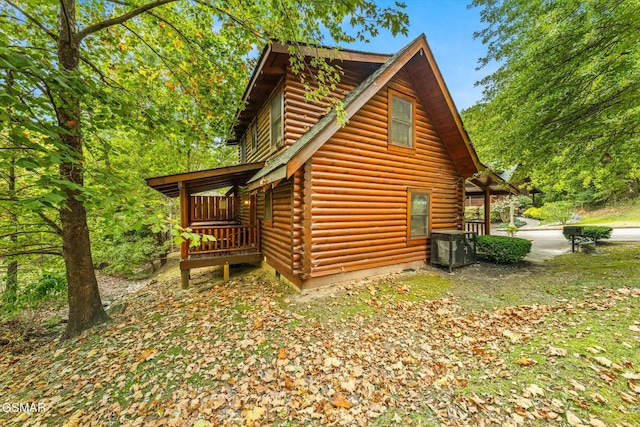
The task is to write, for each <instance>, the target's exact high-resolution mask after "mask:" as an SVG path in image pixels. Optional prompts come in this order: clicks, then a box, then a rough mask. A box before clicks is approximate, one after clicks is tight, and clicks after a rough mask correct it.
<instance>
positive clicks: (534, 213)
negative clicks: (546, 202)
mask: <svg viewBox="0 0 640 427" xmlns="http://www.w3.org/2000/svg"><path fill="white" fill-rule="evenodd" d="M543 214H544V212H543V211H542V208H529V209H527V210H526V211H524V212H523V213H522V216H525V217H527V218H533V219H537V220H539V221H542V220H543V219H545V218H544V216H543Z"/></svg>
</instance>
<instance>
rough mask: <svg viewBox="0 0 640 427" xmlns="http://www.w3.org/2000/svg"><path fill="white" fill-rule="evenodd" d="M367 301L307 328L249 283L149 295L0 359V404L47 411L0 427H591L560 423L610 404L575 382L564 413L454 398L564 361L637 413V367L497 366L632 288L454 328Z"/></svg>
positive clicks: (530, 388) (410, 307)
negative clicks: (553, 321)
mask: <svg viewBox="0 0 640 427" xmlns="http://www.w3.org/2000/svg"><path fill="white" fill-rule="evenodd" d="M372 286H373V285H369V286H368V287H367V288H366V290H367V291H368V292H367V294H368V295H367V299H366V303H367V306H368V307H369V308H372V309H373V312H372V313H369V312H368V313H369V314H367V315H364V314H360V313H358V312H355V313H352V314H351V315H349V316H335V317H332V316H327V317H325V318H318V316H316V315H315V314H314V313H315V312H312V311H306V307H307V306H308V305H309V304H307V303H306V302H305V303H303V304H297V303H296V296H290V295H288V296H287V298H286V299H283V298H282V297H283V295H284V294H285V291H284V290H283V289H284V288H283V287H282V285H279V284H276V283H274V282H271V281H269V280H266V279H262V278H259V279H257V280H256V279H255V278H253V280H252V279H251V278H247V279H238V280H235V281H233V282H231V283H229V284H218V285H215V286H212V287H211V288H210V289H209V290H207V291H205V292H202V293H200V292H194V291H181V290H179V289H177V284H176V283H175V282H174V281H167V282H162V281H160V282H158V283H157V284H155V285H154V286H153V287H152V288H148V289H146V290H145V293H143V294H142V295H140V296H139V297H138V298H137V299H133V300H132V308H131V309H130V310H129V311H128V312H127V313H126V314H124V315H121V316H118V317H116V318H115V320H114V322H113V323H111V324H108V325H105V326H101V327H99V328H96V329H94V330H93V331H91V333H90V334H86V335H83V336H82V337H80V338H79V339H76V340H72V341H67V342H58V341H52V342H50V343H49V344H47V345H45V346H42V347H41V348H39V349H36V350H34V351H32V352H31V353H28V354H23V355H19V356H9V355H3V357H2V358H0V372H1V373H0V387H1V388H0V390H1V391H2V395H3V399H4V400H5V401H15V402H26V401H29V402H43V403H44V404H45V405H46V408H47V409H46V411H44V412H37V413H35V412H34V413H29V414H27V415H26V416H25V415H24V414H20V416H18V415H16V414H10V413H0V425H21V426H22V425H34V426H36V425H69V426H73V425H107V424H109V425H110V424H126V425H131V426H138V425H140V426H142V425H144V426H198V427H201V426H207V425H247V426H253V425H271V424H274V423H283V424H286V423H291V424H295V425H298V424H306V423H310V424H313V423H319V424H338V425H368V424H370V423H372V422H374V421H375V420H376V419H378V418H381V417H386V418H385V419H387V420H388V422H389V423H392V424H408V423H411V417H409V416H407V415H406V414H407V413H411V412H414V413H418V414H420V413H425V412H430V413H433V416H434V417H435V418H436V419H437V420H438V421H439V422H440V423H441V424H443V425H452V426H455V425H460V426H462V425H491V424H497V425H519V424H526V423H529V422H533V421H535V420H539V421H543V422H544V421H550V420H556V422H557V420H559V419H564V420H566V422H567V423H568V424H569V425H572V426H578V425H589V424H590V425H592V426H601V425H605V424H604V423H603V422H602V421H600V420H599V419H598V418H596V417H593V416H592V417H590V418H584V417H580V416H579V415H578V410H577V409H574V408H578V409H586V408H588V407H590V405H607V404H608V402H609V399H608V398H607V397H605V396H603V395H602V394H600V392H599V391H595V390H594V389H593V387H592V385H591V384H586V385H584V384H582V383H581V382H579V381H577V380H571V381H570V382H569V383H568V386H567V388H566V389H563V390H564V391H563V395H566V396H567V400H563V401H561V400H559V399H558V398H557V397H554V396H557V394H554V393H555V391H556V390H557V389H558V387H559V385H558V384H559V381H555V383H554V382H553V381H550V380H548V381H544V379H543V380H541V381H540V382H539V383H537V384H536V383H526V384H525V385H523V386H522V387H521V388H518V387H515V388H513V389H512V390H503V391H500V392H499V393H490V392H478V393H475V392H473V393H467V392H465V389H466V388H467V387H468V386H469V381H470V379H471V378H472V377H473V378H478V377H479V378H482V380H483V381H492V380H502V379H504V378H509V377H510V376H511V375H514V372H516V371H517V370H526V369H535V368H536V365H539V364H541V363H547V364H549V363H557V362H556V361H557V360H558V359H568V358H571V357H580V358H581V360H586V361H589V360H592V361H593V362H594V363H593V364H591V365H590V366H591V367H592V368H591V369H592V370H593V375H594V376H597V378H602V381H603V383H604V384H606V383H607V382H609V383H612V382H614V381H618V380H620V381H625V383H626V384H628V388H627V389H626V390H624V391H623V390H619V391H618V392H619V396H620V399H621V401H622V402H624V403H623V404H625V405H628V406H627V407H626V408H627V409H625V410H627V411H632V410H634V409H633V408H636V409H637V407H638V406H637V405H638V393H639V388H640V387H639V385H638V384H639V377H638V375H640V374H638V372H637V370H638V368H639V367H638V361H637V360H636V361H623V360H616V361H614V360H611V359H610V358H613V356H610V355H608V356H607V357H604V356H601V355H600V353H601V351H600V350H597V351H596V352H595V353H591V352H589V351H586V352H585V354H584V355H577V356H576V355H572V354H570V353H569V352H568V351H567V350H566V349H565V348H563V347H562V346H561V343H555V342H552V343H549V344H548V345H547V346H546V347H543V348H540V349H539V352H538V354H529V355H523V356H522V357H519V358H516V359H513V360H514V361H515V362H510V363H507V362H506V360H507V359H508V357H509V355H510V353H511V352H512V351H513V350H512V349H513V345H514V344H516V343H523V342H527V340H529V339H531V338H532V337H534V336H536V335H539V334H541V333H543V332H544V330H545V328H544V325H545V322H546V321H548V320H549V319H550V317H551V316H553V315H554V314H555V313H559V312H569V313H575V312H576V311H577V310H598V311H603V310H604V311H606V310H608V309H610V308H611V307H614V306H615V304H616V303H618V302H621V301H624V300H625V299H627V298H636V299H637V297H638V296H640V292H639V291H638V290H637V289H632V290H628V289H625V291H624V292H617V293H616V292H615V291H611V292H612V294H611V295H610V298H608V299H607V301H606V302H602V301H600V302H596V301H597V300H596V299H594V301H589V302H585V303H583V304H582V305H581V306H580V305H574V303H569V302H566V303H561V304H558V305H556V306H543V305H538V306H520V307H508V308H501V309H496V310H494V311H482V312H472V313H464V312H463V311H462V310H461V309H460V307H459V306H457V305H456V304H455V301H453V300H450V299H446V298H443V299H438V300H426V301H407V300H401V299H400V300H395V299H393V298H391V297H388V298H387V297H385V294H384V293H383V292H377V291H376V290H375V287H372ZM399 289H400V290H402V292H399V294H400V295H405V294H407V292H408V290H406V289H405V288H403V287H400V288H399ZM331 300H333V299H331ZM134 304H135V305H137V306H135V305H134ZM323 304H324V303H323ZM325 307H326V308H327V310H330V309H329V307H330V304H329V303H327V304H325ZM514 331H517V333H516V332H514ZM630 345H631V344H630ZM632 345H635V346H637V343H633V344H632ZM591 348H595V347H593V346H592V347H591ZM636 348H637V347H636ZM596 354H598V355H597V356H596ZM542 361H543V362H542ZM65 423H66V424H65Z"/></svg>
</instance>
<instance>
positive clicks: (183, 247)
mask: <svg viewBox="0 0 640 427" xmlns="http://www.w3.org/2000/svg"><path fill="white" fill-rule="evenodd" d="M178 189H179V190H180V226H181V227H182V228H187V227H189V219H190V218H189V212H190V211H191V210H190V208H189V201H190V199H191V198H190V197H189V189H188V188H187V185H186V184H185V183H184V182H183V181H180V182H179V183H178ZM188 245H189V243H188V242H186V241H183V242H182V243H180V258H181V259H183V260H186V259H187V258H188V257H189V246H188ZM190 272H191V271H190V270H182V271H181V272H180V284H181V286H182V289H186V288H188V287H189V274H190Z"/></svg>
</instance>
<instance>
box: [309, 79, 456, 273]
mask: <svg viewBox="0 0 640 427" xmlns="http://www.w3.org/2000/svg"><path fill="white" fill-rule="evenodd" d="M389 87H391V88H393V89H394V90H396V91H398V92H400V93H404V94H406V95H409V96H412V97H415V98H416V99H417V102H416V142H415V149H400V150H398V149H397V148H395V147H389V145H388V141H387V127H388V116H387V99H388V98H387V96H388V88H389ZM308 173H310V175H311V176H310V177H309V178H310V179H311V183H312V189H311V191H308V192H309V193H310V194H309V197H310V203H311V217H312V224H311V230H310V233H311V245H310V255H309V264H310V269H309V270H308V271H309V273H308V274H309V277H311V278H313V277H321V276H326V275H330V274H338V273H342V272H348V271H355V270H361V269H368V268H376V267H380V266H385V265H393V264H401V263H406V262H411V261H421V260H426V259H427V258H428V252H427V250H428V247H427V241H428V240H427V239H422V240H418V241H415V242H416V243H417V244H413V243H414V241H412V242H408V241H407V190H408V188H424V189H425V190H427V191H428V192H430V194H431V200H430V202H431V206H430V213H431V218H430V225H431V230H437V229H458V228H460V227H461V225H462V190H463V186H462V180H461V179H460V177H459V176H458V173H457V171H456V169H455V167H454V165H453V163H452V162H451V160H450V158H449V156H448V154H447V152H446V150H445V147H444V145H443V143H442V141H441V140H440V138H439V136H438V134H437V132H436V130H435V128H434V126H433V124H432V121H431V119H430V117H429V115H428V114H427V112H426V111H425V109H424V107H423V105H422V103H421V102H420V98H419V97H418V94H417V93H416V91H415V89H414V85H413V84H412V82H411V77H410V76H409V75H408V74H407V73H406V72H400V73H398V75H397V76H396V77H395V78H394V79H393V80H392V82H391V83H390V84H389V85H388V86H387V87H385V88H383V89H382V90H381V91H380V92H379V93H378V94H377V95H376V96H374V97H373V98H372V99H371V100H370V101H369V102H368V103H367V104H366V105H365V106H364V107H363V108H362V110H361V111H360V112H358V113H357V114H356V115H354V117H352V119H351V120H350V121H349V124H348V125H347V127H345V128H343V129H341V130H340V131H338V132H337V133H336V135H334V137H332V138H331V139H330V140H329V141H328V142H327V143H326V144H325V145H324V146H323V147H322V148H320V150H318V151H317V152H316V153H315V154H314V156H313V157H312V161H311V167H310V171H309V172H308Z"/></svg>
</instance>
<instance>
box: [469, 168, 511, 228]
mask: <svg viewBox="0 0 640 427" xmlns="http://www.w3.org/2000/svg"><path fill="white" fill-rule="evenodd" d="M519 193H520V190H519V189H518V188H517V187H516V186H515V185H513V184H511V183H510V182H509V181H508V180H507V179H506V178H504V177H502V176H500V175H498V174H497V173H495V172H494V171H492V170H491V169H485V170H484V171H482V172H480V174H478V175H477V176H474V177H472V178H469V179H468V180H467V181H466V183H465V197H466V199H467V201H470V200H474V199H475V200H481V201H482V203H481V205H483V206H484V219H482V220H478V221H473V220H466V219H465V221H464V222H465V226H464V229H465V230H466V231H473V232H474V233H476V235H478V236H481V235H484V234H491V197H492V196H508V195H510V194H519ZM468 205H469V204H468V203H467V202H465V206H468Z"/></svg>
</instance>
